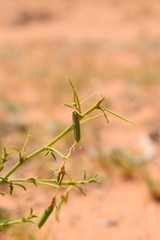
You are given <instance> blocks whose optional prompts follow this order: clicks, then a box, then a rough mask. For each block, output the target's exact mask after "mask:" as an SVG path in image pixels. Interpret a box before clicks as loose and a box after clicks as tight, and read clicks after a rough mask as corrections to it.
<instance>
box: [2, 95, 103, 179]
mask: <svg viewBox="0 0 160 240" xmlns="http://www.w3.org/2000/svg"><path fill="white" fill-rule="evenodd" d="M103 100H104V97H101V98H100V100H99V101H98V102H97V103H96V104H95V105H93V106H92V107H91V108H89V109H88V110H87V111H85V112H84V114H83V116H81V115H80V119H83V118H84V117H85V116H86V115H88V114H89V113H91V112H93V111H94V110H95V109H98V107H99V104H100V103H101V102H102V101H103ZM72 129H73V124H71V125H70V126H69V127H67V128H66V129H65V130H64V131H63V132H61V133H60V134H59V135H58V136H57V137H56V138H54V139H53V140H52V141H50V142H49V143H47V144H46V145H44V146H43V147H41V148H39V149H38V150H36V151H34V152H33V153H31V154H29V155H28V156H26V157H25V158H24V159H23V160H21V161H18V162H17V163H16V164H15V165H14V166H13V167H12V168H11V169H10V170H9V171H8V172H7V173H6V174H5V176H4V177H5V178H7V177H9V176H10V175H11V174H12V173H13V172H14V171H15V170H16V169H18V168H19V167H20V166H21V165H22V164H24V163H25V162H27V161H28V160H29V159H31V158H33V157H34V156H36V155H38V154H39V153H41V152H43V151H45V150H46V148H48V147H50V146H52V145H53V144H54V143H56V142H57V141H58V140H59V139H61V138H62V137H63V136H65V135H66V134H67V133H69V132H70V131H72ZM0 182H3V180H2V179H0Z"/></svg>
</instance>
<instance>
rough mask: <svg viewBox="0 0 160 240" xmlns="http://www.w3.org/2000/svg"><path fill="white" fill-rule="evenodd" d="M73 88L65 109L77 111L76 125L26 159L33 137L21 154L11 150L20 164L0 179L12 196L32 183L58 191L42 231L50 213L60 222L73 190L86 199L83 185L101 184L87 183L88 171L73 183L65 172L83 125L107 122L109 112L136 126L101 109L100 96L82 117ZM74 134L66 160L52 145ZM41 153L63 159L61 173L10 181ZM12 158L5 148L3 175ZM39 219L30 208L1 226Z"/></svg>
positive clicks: (41, 220)
mask: <svg viewBox="0 0 160 240" xmlns="http://www.w3.org/2000/svg"><path fill="white" fill-rule="evenodd" d="M70 85H71V87H72V90H73V105H70V104H65V105H66V106H69V107H71V108H73V109H74V111H73V124H71V125H70V126H68V127H67V128H66V129H65V130H64V131H62V132H61V133H60V134H59V135H58V136H57V137H56V138H54V139H52V140H51V141H50V142H49V143H47V144H45V145H44V146H42V147H40V148H39V149H38V150H36V151H34V152H32V153H30V154H28V155H26V145H27V142H28V140H29V136H30V135H29V134H28V136H27V139H26V142H25V144H24V146H23V149H22V150H20V149H18V148H17V147H13V146H12V147H11V148H12V149H14V150H16V151H17V153H18V160H17V162H16V164H15V165H14V166H12V167H11V168H10V169H9V171H7V173H5V174H4V175H2V176H0V184H1V185H2V184H7V185H8V187H9V192H10V194H12V193H13V191H14V189H15V187H16V186H19V187H21V188H22V189H23V190H26V186H25V185H24V183H33V184H34V185H36V186H38V185H40V184H41V185H47V186H48V187H53V188H55V193H54V194H53V196H52V199H51V200H50V202H49V204H48V206H47V207H46V208H45V210H44V212H43V214H42V215H41V217H40V218H39V221H38V227H39V228H41V227H42V226H43V225H44V223H45V222H46V220H47V219H48V217H49V216H50V215H51V213H52V212H53V211H55V212H56V218H57V220H58V219H59V213H60V210H61V206H62V205H63V203H64V202H66V201H67V198H68V194H69V192H70V190H71V189H72V187H77V188H78V189H79V190H80V191H81V192H82V193H83V194H84V195H86V193H85V191H84V189H83V188H82V187H81V186H80V185H84V184H88V183H91V182H94V183H99V184H100V182H99V181H98V180H97V176H98V174H97V173H96V174H95V175H94V176H93V177H92V178H90V179H87V178H86V171H85V170H84V177H83V179H82V180H73V179H71V177H70V176H69V175H68V173H67V170H66V165H67V161H71V159H70V155H71V153H72V151H73V150H74V147H75V146H76V144H77V142H79V141H80V137H81V136H80V125H81V124H83V123H86V122H87V121H90V120H93V119H95V118H98V117H100V116H101V115H104V116H105V118H106V120H107V122H108V117H107V115H106V112H109V113H111V114H113V115H115V116H116V117H119V118H121V119H123V120H125V121H126V122H131V123H133V124H135V123H134V122H132V121H130V120H128V119H126V118H124V117H122V116H120V115H118V114H116V113H114V112H112V111H111V110H109V109H107V108H104V107H102V106H101V104H102V102H103V100H104V99H105V97H103V96H101V97H100V99H99V100H98V101H97V102H96V103H95V104H94V105H93V106H92V107H90V108H89V109H88V110H86V111H85V112H84V113H82V112H81V107H80V102H79V98H78V94H77V92H76V90H75V88H74V86H73V84H72V83H71V81H70ZM97 109H98V110H100V111H102V114H99V115H96V116H93V117H92V118H88V119H86V120H83V121H82V119H83V118H84V117H86V116H87V115H88V114H89V113H91V112H93V111H95V110H97ZM75 115H76V118H75ZM72 130H73V132H74V137H75V142H74V143H73V145H72V147H71V148H70V149H69V150H68V154H67V155H66V156H65V155H64V154H63V153H61V152H60V151H58V150H57V149H56V148H55V147H53V145H54V144H55V143H56V142H57V141H59V140H60V139H61V138H63V137H64V136H65V135H66V134H67V133H69V132H70V131H72ZM42 152H44V153H45V157H46V156H47V155H49V154H51V155H52V156H53V158H54V159H55V160H56V155H59V156H60V157H61V158H62V163H61V165H60V167H59V168H58V170H53V169H51V171H52V173H53V178H50V179H40V178H38V177H32V178H25V179H13V178H11V175H12V174H13V173H14V172H15V171H16V170H17V169H19V168H20V167H22V165H23V164H24V163H26V162H28V161H29V160H31V159H33V158H34V157H35V156H38V155H39V154H40V153H42ZM10 154H11V152H8V151H7V150H6V148H3V154H2V156H1V161H0V171H4V167H5V163H6V162H7V161H8V159H9V156H10ZM65 175H66V176H68V178H69V180H64V176H65ZM63 189H64V190H63ZM60 190H62V191H63V194H62V195H61V196H60V197H58V194H59V193H61V192H60ZM0 194H1V197H4V196H5V195H4V193H3V192H0ZM37 217H38V214H37V213H33V209H32V208H31V209H30V213H29V215H28V216H27V217H23V218H20V219H17V220H13V221H10V220H8V219H5V220H1V221H0V226H9V225H13V224H19V223H22V222H29V223H34V222H33V219H34V218H37Z"/></svg>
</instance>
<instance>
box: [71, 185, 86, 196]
mask: <svg viewBox="0 0 160 240" xmlns="http://www.w3.org/2000/svg"><path fill="white" fill-rule="evenodd" d="M74 186H76V187H77V188H78V189H79V190H80V191H81V193H83V195H84V196H85V197H86V193H85V191H84V190H83V188H81V187H79V186H77V185H74Z"/></svg>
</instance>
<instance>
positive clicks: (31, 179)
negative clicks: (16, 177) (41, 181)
mask: <svg viewBox="0 0 160 240" xmlns="http://www.w3.org/2000/svg"><path fill="white" fill-rule="evenodd" d="M36 179H37V177H35V178H28V179H27V182H31V183H33V184H34V185H35V186H36V187H37V183H36Z"/></svg>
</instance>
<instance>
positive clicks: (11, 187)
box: [9, 183, 14, 195]
mask: <svg viewBox="0 0 160 240" xmlns="http://www.w3.org/2000/svg"><path fill="white" fill-rule="evenodd" d="M9 188H10V195H12V192H13V189H14V187H13V184H12V183H10V185H9Z"/></svg>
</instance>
